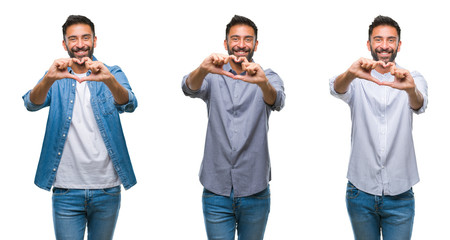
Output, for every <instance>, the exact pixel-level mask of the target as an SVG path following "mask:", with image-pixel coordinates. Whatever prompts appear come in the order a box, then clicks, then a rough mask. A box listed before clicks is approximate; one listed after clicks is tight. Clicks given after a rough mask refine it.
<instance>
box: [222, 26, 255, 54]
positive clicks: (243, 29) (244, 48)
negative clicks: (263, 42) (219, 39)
mask: <svg viewBox="0 0 450 240" xmlns="http://www.w3.org/2000/svg"><path fill="white" fill-rule="evenodd" d="M224 46H225V49H226V50H227V51H228V55H234V56H236V57H238V58H239V57H245V58H247V60H248V61H249V62H250V61H252V57H253V53H254V52H255V51H256V48H257V47H258V41H257V40H256V37H255V31H254V30H253V28H252V27H250V26H248V25H244V24H238V25H234V26H232V27H231V28H230V32H229V34H228V36H227V39H226V40H225V41H224Z"/></svg>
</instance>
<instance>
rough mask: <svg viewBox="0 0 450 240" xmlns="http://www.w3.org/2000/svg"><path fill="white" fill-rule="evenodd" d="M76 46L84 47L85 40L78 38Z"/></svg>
mask: <svg viewBox="0 0 450 240" xmlns="http://www.w3.org/2000/svg"><path fill="white" fill-rule="evenodd" d="M75 46H76V47H77V48H82V47H83V46H84V43H83V41H82V40H81V39H78V40H77V43H76V44H75Z"/></svg>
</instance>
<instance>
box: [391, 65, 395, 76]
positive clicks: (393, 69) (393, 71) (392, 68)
mask: <svg viewBox="0 0 450 240" xmlns="http://www.w3.org/2000/svg"><path fill="white" fill-rule="evenodd" d="M396 71H397V67H395V65H394V66H392V67H391V71H390V72H391V75H395V72H396Z"/></svg>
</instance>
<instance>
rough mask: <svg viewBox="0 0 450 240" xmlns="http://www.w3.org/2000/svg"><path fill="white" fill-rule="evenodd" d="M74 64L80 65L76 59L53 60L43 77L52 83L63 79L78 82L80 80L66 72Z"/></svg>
mask: <svg viewBox="0 0 450 240" xmlns="http://www.w3.org/2000/svg"><path fill="white" fill-rule="evenodd" d="M74 62H75V63H79V64H81V61H80V60H79V59H76V58H61V59H57V60H55V61H54V62H53V64H52V66H50V69H49V70H48V71H47V74H46V75H45V77H46V78H47V79H48V80H50V81H51V82H52V83H53V82H55V81H56V80H60V79H63V78H72V79H75V80H77V81H80V78H78V77H77V76H75V75H73V74H70V73H69V71H67V68H68V67H71V66H72V64H73V63H74Z"/></svg>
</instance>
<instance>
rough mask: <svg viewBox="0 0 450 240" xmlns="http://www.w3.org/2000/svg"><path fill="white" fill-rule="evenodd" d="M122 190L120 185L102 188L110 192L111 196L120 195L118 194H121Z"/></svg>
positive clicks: (105, 191) (103, 190) (104, 191)
mask: <svg viewBox="0 0 450 240" xmlns="http://www.w3.org/2000/svg"><path fill="white" fill-rule="evenodd" d="M120 191H121V189H120V186H117V187H112V188H103V189H102V192H103V193H104V194H108V195H111V196H118V195H120Z"/></svg>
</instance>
